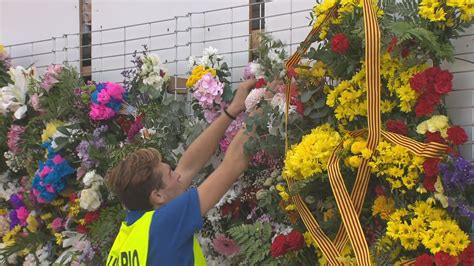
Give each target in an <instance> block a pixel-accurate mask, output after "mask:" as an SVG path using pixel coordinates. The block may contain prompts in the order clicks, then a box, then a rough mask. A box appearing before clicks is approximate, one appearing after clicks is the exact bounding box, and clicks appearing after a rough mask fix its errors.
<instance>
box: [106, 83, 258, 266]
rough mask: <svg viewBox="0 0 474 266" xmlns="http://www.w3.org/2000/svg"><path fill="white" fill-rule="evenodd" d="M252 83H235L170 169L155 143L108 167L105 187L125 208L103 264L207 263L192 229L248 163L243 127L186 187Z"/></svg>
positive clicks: (197, 227)
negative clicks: (208, 169)
mask: <svg viewBox="0 0 474 266" xmlns="http://www.w3.org/2000/svg"><path fill="white" fill-rule="evenodd" d="M255 84H256V81H255V79H251V80H247V81H244V82H242V83H241V84H239V88H238V89H237V91H236V93H235V96H234V99H233V100H232V102H231V103H230V105H229V106H228V107H227V109H224V110H223V112H222V114H221V115H220V116H219V117H218V118H217V119H216V120H215V121H214V122H213V123H212V124H211V125H210V126H209V127H208V128H207V129H206V130H204V132H203V133H202V134H201V135H200V136H199V137H198V138H196V140H194V142H193V143H192V144H191V145H190V146H189V148H188V149H187V150H186V151H185V152H184V154H183V156H182V157H181V158H180V160H179V161H178V164H177V166H176V169H175V170H173V169H171V167H170V166H169V165H168V164H166V163H165V162H163V161H162V160H161V155H160V153H159V152H158V151H157V150H156V149H154V148H146V149H140V150H138V151H136V152H134V153H131V154H129V155H127V156H126V158H125V159H124V160H123V161H122V162H120V163H118V164H117V165H116V166H115V167H114V168H112V169H111V170H110V171H109V172H108V173H107V177H106V179H107V182H108V185H109V187H110V189H111V190H112V191H113V192H114V193H115V194H116V195H117V197H118V199H119V200H120V201H121V202H122V204H123V205H124V207H125V208H126V209H127V216H126V219H125V221H124V222H123V223H122V225H121V227H120V231H119V233H118V235H117V237H116V239H115V242H114V244H113V246H112V249H111V250H110V253H109V256H108V258H107V262H106V265H107V266H125V265H126V266H138V265H140V266H143V265H166V266H179V265H205V264H206V262H205V259H204V256H203V254H202V252H201V248H200V247H199V244H198V243H197V241H196V239H195V238H194V233H196V232H197V231H198V230H200V229H201V228H202V224H203V221H202V216H203V215H205V214H206V213H207V211H209V209H211V208H212V207H213V206H214V205H215V204H216V203H217V202H218V201H219V199H220V198H221V197H222V196H223V195H224V194H225V193H226V191H227V190H228V189H229V188H230V187H231V186H232V184H233V183H234V182H235V181H236V180H237V179H238V177H239V176H240V175H241V174H242V173H243V172H244V171H245V169H246V168H247V166H248V163H249V158H248V157H247V156H246V155H245V154H244V150H243V144H244V143H245V141H246V140H247V139H248V136H247V135H246V134H245V132H244V130H243V129H241V130H240V131H239V132H238V133H237V135H236V136H235V137H234V139H233V140H232V142H231V144H230V145H229V147H228V149H227V151H226V154H225V156H224V160H223V162H222V163H221V164H220V165H219V167H218V168H217V169H215V170H214V172H212V173H211V174H210V175H209V176H208V177H207V178H206V180H205V181H204V182H203V183H202V184H201V185H200V186H199V187H198V188H197V189H196V188H191V189H188V187H189V186H190V185H191V181H192V179H193V177H194V176H195V175H196V174H197V173H198V172H199V171H200V170H201V169H202V168H203V167H204V166H205V165H206V163H207V162H208V161H209V159H210V158H211V156H212V155H213V154H214V152H215V150H216V148H217V145H218V144H219V141H220V140H221V138H222V137H223V135H224V133H225V131H226V129H227V128H228V127H229V125H230V124H231V122H232V121H233V120H234V119H235V117H237V116H238V115H239V114H240V113H241V112H243V111H244V110H245V99H246V97H247V95H248V93H249V91H250V90H251V89H253V88H254V87H255Z"/></svg>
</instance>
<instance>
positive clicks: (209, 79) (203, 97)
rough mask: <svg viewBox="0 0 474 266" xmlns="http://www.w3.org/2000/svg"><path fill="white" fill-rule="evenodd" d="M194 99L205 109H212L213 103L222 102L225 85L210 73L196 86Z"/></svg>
mask: <svg viewBox="0 0 474 266" xmlns="http://www.w3.org/2000/svg"><path fill="white" fill-rule="evenodd" d="M194 88H195V91H194V97H195V98H196V99H197V100H198V101H199V104H200V105H201V106H202V107H203V108H212V107H213V103H216V104H220V103H221V102H222V97H221V96H222V93H223V92H224V84H222V83H221V82H219V80H217V79H216V78H214V77H213V76H212V75H211V74H210V73H207V74H206V75H204V76H203V77H202V78H201V79H200V80H199V81H198V82H197V83H196V85H195V87H194Z"/></svg>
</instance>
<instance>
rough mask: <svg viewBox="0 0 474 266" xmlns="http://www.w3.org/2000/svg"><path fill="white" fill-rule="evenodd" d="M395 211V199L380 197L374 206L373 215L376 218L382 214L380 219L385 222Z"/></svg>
mask: <svg viewBox="0 0 474 266" xmlns="http://www.w3.org/2000/svg"><path fill="white" fill-rule="evenodd" d="M394 210H395V201H394V200H393V198H387V197H385V196H378V197H377V198H376V199H375V201H374V205H372V215H373V216H376V215H377V214H380V218H382V219H383V220H389V219H390V214H392V212H393V211H394Z"/></svg>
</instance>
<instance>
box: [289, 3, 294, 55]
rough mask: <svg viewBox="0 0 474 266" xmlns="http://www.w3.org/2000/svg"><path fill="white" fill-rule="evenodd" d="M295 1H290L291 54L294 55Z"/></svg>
mask: <svg viewBox="0 0 474 266" xmlns="http://www.w3.org/2000/svg"><path fill="white" fill-rule="evenodd" d="M292 48H293V0H290V54H293V51H292Z"/></svg>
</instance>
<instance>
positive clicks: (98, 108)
mask: <svg viewBox="0 0 474 266" xmlns="http://www.w3.org/2000/svg"><path fill="white" fill-rule="evenodd" d="M114 115H115V112H114V110H112V108H109V107H107V106H102V105H99V104H95V103H93V104H92V105H91V110H90V112H89V116H90V117H91V118H92V119H93V120H107V119H110V118H112V117H113V116H114Z"/></svg>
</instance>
